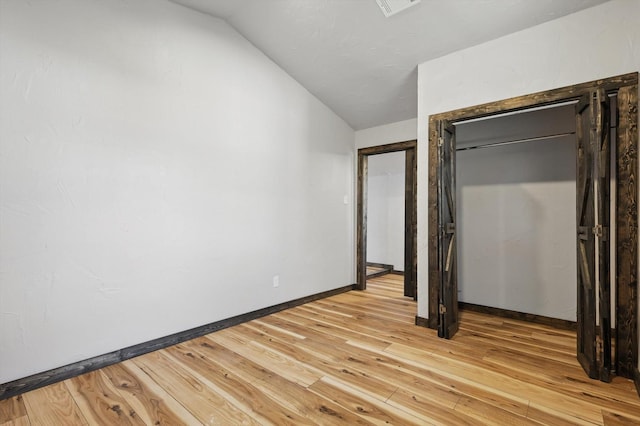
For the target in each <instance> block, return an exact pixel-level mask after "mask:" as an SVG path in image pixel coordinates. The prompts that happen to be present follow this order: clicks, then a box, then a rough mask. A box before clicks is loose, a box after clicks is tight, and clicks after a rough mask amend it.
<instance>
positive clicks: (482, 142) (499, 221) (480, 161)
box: [456, 104, 615, 321]
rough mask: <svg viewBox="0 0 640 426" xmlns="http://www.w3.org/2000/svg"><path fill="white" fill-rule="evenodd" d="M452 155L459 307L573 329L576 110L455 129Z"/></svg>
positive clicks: (543, 112) (566, 108)
mask: <svg viewBox="0 0 640 426" xmlns="http://www.w3.org/2000/svg"><path fill="white" fill-rule="evenodd" d="M456 147H457V153H456V162H457V167H456V180H457V200H456V202H457V206H458V208H457V222H458V235H457V236H458V245H457V247H458V262H459V263H458V299H459V301H460V302H465V303H471V304H475V305H481V306H489V307H494V308H500V309H507V310H512V311H517V312H524V313H529V314H535V315H541V316H546V317H551V318H558V319H562V320H568V321H576V285H577V284H576V250H575V227H576V218H575V199H576V153H575V107H574V105H573V104H567V105H561V106H555V107H553V108H543V109H533V110H525V111H521V112H519V113H516V114H508V115H504V116H494V117H490V118H485V119H481V120H470V121H466V122H459V123H456ZM613 186H614V187H615V185H613ZM612 205H614V204H612ZM612 261H614V259H612ZM614 264H615V263H614ZM612 300H615V298H612ZM612 309H613V307H612Z"/></svg>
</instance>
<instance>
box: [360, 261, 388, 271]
mask: <svg viewBox="0 0 640 426" xmlns="http://www.w3.org/2000/svg"><path fill="white" fill-rule="evenodd" d="M366 265H367V266H371V267H373V268H384V269H388V270H392V269H393V265H388V264H386V263H376V262H367V264H366Z"/></svg>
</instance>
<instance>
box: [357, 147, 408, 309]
mask: <svg viewBox="0 0 640 426" xmlns="http://www.w3.org/2000/svg"><path fill="white" fill-rule="evenodd" d="M416 147H417V142H416V141H415V140H414V141H407V142H398V143H393V144H388V145H381V146H375V147H369V148H362V149H359V150H358V188H357V192H358V203H357V222H358V225H357V256H356V257H357V262H356V263H357V289H359V290H365V289H366V286H367V262H368V261H369V263H370V270H371V266H375V264H378V265H382V266H383V267H384V268H386V269H391V270H393V269H396V268H397V266H396V265H397V264H398V263H399V262H400V260H399V259H398V255H397V254H398V253H399V252H401V253H403V256H402V261H401V263H402V271H403V277H404V278H403V294H404V296H407V297H412V298H414V299H415V298H416V297H417V245H416V237H417V235H416V229H417V226H416V211H417V200H416V183H417V182H416V176H417V164H416ZM386 154H393V155H392V156H390V157H381V156H383V155H386ZM375 156H379V157H378V158H376V159H374V160H372V163H371V165H372V166H373V173H371V176H370V173H369V171H370V170H369V159H370V158H372V159H373V158H374V157H375ZM397 163H400V164H402V163H403V167H402V168H403V169H404V173H403V174H402V181H403V185H402V192H403V195H404V197H403V199H404V209H403V219H404V220H403V226H402V229H401V235H402V240H403V241H402V243H401V245H402V247H401V248H400V250H398V248H393V247H392V253H393V254H391V256H392V257H388V256H389V254H390V251H389V248H390V247H389V245H393V246H395V245H397V243H398V239H397V238H396V237H397V235H396V236H393V237H391V236H390V234H389V233H388V232H378V233H377V235H373V236H372V237H373V239H374V240H375V241H373V244H371V245H370V246H369V244H368V240H369V235H368V229H369V226H368V224H369V217H368V205H369V199H368V198H369V197H368V195H369V188H368V183H369V179H370V177H371V178H373V179H374V180H375V181H376V182H375V183H376V184H381V185H382V186H384V185H388V184H389V183H390V181H391V180H393V178H392V179H388V177H389V176H388V175H386V172H385V171H384V169H385V167H387V168H388V167H389V166H393V165H394V164H395V165H397ZM394 169H395V172H397V171H398V167H395V166H394ZM397 174H398V173H394V175H397ZM385 175H386V177H385ZM394 178H395V179H397V176H395V177H394ZM374 192H375V195H376V197H375V198H378V199H380V197H379V195H381V194H380V193H381V192H385V189H384V188H381V187H380V185H376V188H374ZM395 192H396V191H394V194H395ZM394 198H397V194H395V195H394ZM376 213H378V216H377V218H376V214H374V217H373V218H372V219H373V220H374V222H378V223H374V224H375V225H378V227H379V225H380V222H386V223H387V224H389V223H390V221H389V220H381V217H380V216H381V215H380V214H379V213H380V212H379V211H378V212H376ZM397 213H398V212H397V211H396V212H393V213H392V215H397ZM386 216H387V219H388V218H389V214H388V213H387V215H386ZM396 219H398V218H395V217H394V220H393V221H392V222H393V223H398V220H396ZM383 225H384V224H383ZM378 231H379V230H378ZM390 238H391V239H392V240H393V241H391V240H390ZM368 247H369V250H368ZM369 251H372V253H370V254H371V255H373V256H374V257H373V258H372V257H369V255H368V252H369ZM383 256H384V257H383ZM376 259H378V260H381V259H393V260H392V261H391V260H388V261H387V263H383V262H376ZM389 262H392V263H389ZM397 270H398V269H396V271H397Z"/></svg>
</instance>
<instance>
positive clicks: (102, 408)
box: [64, 370, 144, 425]
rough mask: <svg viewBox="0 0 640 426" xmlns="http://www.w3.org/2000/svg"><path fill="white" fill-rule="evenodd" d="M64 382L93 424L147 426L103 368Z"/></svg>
mask: <svg viewBox="0 0 640 426" xmlns="http://www.w3.org/2000/svg"><path fill="white" fill-rule="evenodd" d="M64 383H65V385H66V386H67V389H69V393H71V396H72V397H73V399H74V400H75V401H76V404H78V408H79V409H80V411H81V412H82V414H83V415H84V417H85V419H87V421H88V422H89V423H90V424H104V425H144V422H143V421H142V420H140V418H139V417H138V415H137V413H136V411H135V410H134V409H133V408H131V406H130V405H129V404H128V403H127V402H126V401H125V400H124V398H122V396H120V394H119V392H118V391H117V389H116V387H115V386H114V385H113V383H111V381H110V380H109V379H108V377H106V376H105V374H104V372H103V371H101V370H97V371H92V372H89V373H85V374H82V375H80V376H78V377H74V378H73V379H69V380H65V382H64Z"/></svg>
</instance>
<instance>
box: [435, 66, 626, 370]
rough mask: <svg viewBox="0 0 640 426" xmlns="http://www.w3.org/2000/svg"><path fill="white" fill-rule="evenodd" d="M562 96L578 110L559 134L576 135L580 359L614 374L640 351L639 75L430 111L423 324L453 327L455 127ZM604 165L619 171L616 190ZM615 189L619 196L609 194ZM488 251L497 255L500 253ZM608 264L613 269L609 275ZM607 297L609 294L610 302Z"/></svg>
mask: <svg viewBox="0 0 640 426" xmlns="http://www.w3.org/2000/svg"><path fill="white" fill-rule="evenodd" d="M564 103H566V104H568V105H571V108H572V111H573V115H574V117H575V120H574V122H573V123H574V125H575V130H573V131H571V130H569V131H567V132H565V133H567V135H565V136H569V134H574V135H575V146H574V147H575V157H574V158H575V190H576V197H575V228H574V230H573V238H572V239H573V241H574V246H573V250H574V253H576V255H575V261H576V268H575V277H576V279H575V282H576V287H575V288H576V295H577V297H576V311H577V312H576V313H577V315H576V325H577V330H578V333H577V351H576V352H577V358H578V360H579V361H580V363H581V365H582V366H583V368H584V370H585V372H586V373H587V374H588V375H589V377H592V378H599V379H601V380H604V381H607V380H609V379H610V376H611V374H612V373H613V372H615V373H616V374H617V375H620V376H623V377H628V378H631V377H632V376H633V372H634V370H635V369H636V366H637V354H638V340H637V320H638V317H637V310H638V306H637V303H638V301H637V274H638V270H637V268H638V244H637V237H638V236H637V230H638V227H637V225H638V217H637V216H638V211H637V207H638V205H637V196H638V186H637V180H636V176H637V170H638V158H637V157H638V127H637V121H638V116H637V114H638V74H637V73H633V74H627V75H623V76H618V77H612V78H609V79H605V80H598V81H593V82H588V83H582V84H578V85H574V86H570V87H565V88H561V89H555V90H551V91H547V92H541V93H536V94H532V95H527V96H522V97H518V98H513V99H508V100H504V101H500V102H495V103H491V104H485V105H480V106H477V107H470V108H465V109H461V110H456V111H451V112H448V113H442V114H437V115H434V116H431V117H430V119H429V147H430V152H429V326H431V327H433V328H437V329H438V334H439V336H441V337H445V338H451V337H452V336H453V335H454V334H455V332H456V331H457V329H458V273H459V271H458V269H459V262H458V259H457V253H458V250H457V248H456V247H457V245H458V244H459V239H458V233H459V229H458V225H459V224H458V216H457V210H458V209H459V208H460V207H461V206H458V205H457V197H456V168H457V166H458V164H457V157H458V155H457V154H458V153H457V148H458V147H457V144H456V138H457V136H458V135H457V133H458V126H462V125H463V124H464V123H465V122H466V123H468V122H469V121H471V120H479V119H483V118H486V117H490V116H496V115H504V114H505V113H506V114H512V113H516V112H519V111H522V110H525V109H529V108H546V107H549V106H558V105H559V104H564ZM540 139H542V138H540ZM516 140H517V139H516ZM519 142H523V141H519ZM461 148H464V147H461ZM503 148H504V147H503ZM612 151H614V154H613V159H614V160H613V161H612V160H611V157H610V155H611V153H612ZM549 158H551V157H549ZM514 161H515V160H514ZM547 161H551V160H550V159H548V160H547ZM515 162H516V163H517V161H515ZM612 165H613V167H611V166H612ZM494 167H496V166H494ZM610 173H614V174H615V177H616V179H615V185H613V191H610V190H611V184H610ZM612 192H615V193H616V195H617V196H616V197H615V199H614V200H613V201H612V199H611V193H612ZM513 201H514V200H510V201H509V202H513ZM536 237H538V236H536ZM614 239H615V241H616V243H615V245H614V246H612V245H611V241H612V240H614ZM612 250H613V251H614V253H611V251H612ZM493 255H494V256H496V257H499V253H493ZM611 270H615V274H610V271H611ZM612 287H613V291H614V292H615V297H614V299H612V296H611V288H612ZM611 300H615V302H614V303H613V305H612V304H611V302H610V301H611ZM612 306H613V309H612ZM612 311H613V312H614V315H615V317H613V316H612V314H611V312H612ZM612 326H614V327H615V328H614V330H613V335H612V334H611V327H612ZM612 341H613V342H615V343H614V344H615V351H616V353H615V364H614V363H613V362H612V357H611V347H612Z"/></svg>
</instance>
